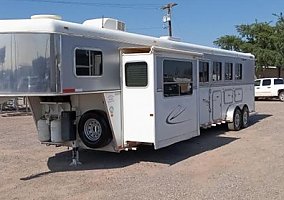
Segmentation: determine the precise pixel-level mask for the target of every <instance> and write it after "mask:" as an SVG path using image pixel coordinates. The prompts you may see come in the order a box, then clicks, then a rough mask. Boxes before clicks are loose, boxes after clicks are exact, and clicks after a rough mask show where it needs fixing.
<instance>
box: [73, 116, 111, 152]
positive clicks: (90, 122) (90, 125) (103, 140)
mask: <svg viewBox="0 0 284 200" xmlns="http://www.w3.org/2000/svg"><path fill="white" fill-rule="evenodd" d="M78 133H79V136H80V138H81V140H82V142H83V143H84V144H85V145H86V146H87V147H89V148H100V147H104V146H106V145H108V144H109V143H110V142H111V140H112V134H111V131H110V128H109V125H108V123H107V121H106V119H105V117H104V116H103V115H102V114H100V113H98V112H95V111H90V112H87V113H85V114H83V115H82V117H81V118H80V121H79V124H78Z"/></svg>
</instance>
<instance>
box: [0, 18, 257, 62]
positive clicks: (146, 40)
mask: <svg viewBox="0 0 284 200" xmlns="http://www.w3.org/2000/svg"><path fill="white" fill-rule="evenodd" d="M0 33H59V34H67V35H77V36H82V37H91V38H98V39H106V40H113V41H119V42H123V43H129V44H132V45H133V44H134V45H135V44H136V45H138V46H141V45H144V46H159V47H163V48H169V49H177V50H182V51H193V52H198V53H204V54H213V55H223V56H232V57H240V58H244V59H254V56H253V55H252V54H250V53H241V52H235V51H228V50H223V49H218V48H212V47H206V46H201V45H195V44H191V43H186V42H180V41H173V40H170V39H168V38H167V37H160V38H158V37H151V36H146V35H141V34H134V33H129V32H125V31H119V30H111V29H107V28H98V27H92V26H90V25H86V24H79V23H72V22H67V21H62V20H59V19H56V18H53V19H52V18H34V19H15V20H0Z"/></svg>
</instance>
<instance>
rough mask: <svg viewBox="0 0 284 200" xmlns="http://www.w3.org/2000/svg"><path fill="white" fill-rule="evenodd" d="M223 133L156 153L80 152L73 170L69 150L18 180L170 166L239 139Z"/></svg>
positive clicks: (254, 118)
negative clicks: (148, 164)
mask: <svg viewBox="0 0 284 200" xmlns="http://www.w3.org/2000/svg"><path fill="white" fill-rule="evenodd" d="M270 116H272V115H267V114H257V115H254V116H252V117H251V118H250V124H251V125H254V124H256V123H258V122H260V121H261V120H263V119H265V118H267V117H270ZM227 131H228V130H227V126H226V125H221V126H217V127H214V128H211V129H207V130H201V135H200V136H199V137H195V138H192V139H190V140H186V141H182V142H179V143H176V144H173V145H171V146H168V147H165V148H162V149H159V150H154V149H153V147H150V146H141V147H140V148H138V149H137V150H136V151H122V152H121V153H119V154H118V153H111V152H99V151H92V150H81V151H80V161H81V162H82V163H83V164H82V165H79V166H77V167H71V166H69V163H70V162H71V151H64V152H60V153H58V154H55V155H54V156H53V157H50V158H49V159H48V162H47V165H48V168H49V170H50V171H47V172H42V173H38V174H34V175H30V176H27V177H24V178H21V180H30V179H34V178H38V177H41V176H44V175H48V174H51V173H57V172H65V171H82V170H96V169H113V168H123V167H127V166H130V165H133V164H135V163H140V162H155V163H162V164H168V165H173V164H176V163H178V162H180V161H183V160H185V159H187V158H190V157H193V156H196V155H199V154H201V153H203V152H206V151H210V150H213V149H217V148H219V147H222V146H224V145H227V144H229V143H231V142H234V141H236V140H238V139H239V138H238V137H228V136H226V134H225V133H226V132H227Z"/></svg>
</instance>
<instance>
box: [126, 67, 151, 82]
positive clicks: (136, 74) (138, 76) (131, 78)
mask: <svg viewBox="0 0 284 200" xmlns="http://www.w3.org/2000/svg"><path fill="white" fill-rule="evenodd" d="M125 83H126V86H128V87H145V86H147V85H148V69H147V63H146V62H133V63H126V64H125Z"/></svg>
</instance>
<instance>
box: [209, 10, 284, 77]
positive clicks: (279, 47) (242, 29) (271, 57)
mask: <svg viewBox="0 0 284 200" xmlns="http://www.w3.org/2000/svg"><path fill="white" fill-rule="evenodd" d="M274 16H276V17H277V21H276V23H274V24H273V23H272V22H258V21H255V22H254V23H252V24H241V25H237V26H236V31H237V33H238V36H235V35H225V36H222V37H220V38H218V39H217V40H216V41H214V45H216V46H218V47H220V48H223V49H227V50H234V51H241V52H250V53H252V54H254V55H255V57H256V66H257V67H263V66H264V67H267V66H277V67H278V69H279V71H278V75H279V76H280V68H281V67H284V17H283V15H282V13H280V14H279V15H275V14H274Z"/></svg>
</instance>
